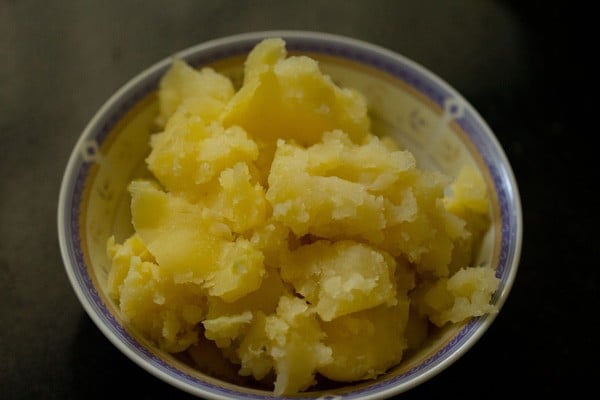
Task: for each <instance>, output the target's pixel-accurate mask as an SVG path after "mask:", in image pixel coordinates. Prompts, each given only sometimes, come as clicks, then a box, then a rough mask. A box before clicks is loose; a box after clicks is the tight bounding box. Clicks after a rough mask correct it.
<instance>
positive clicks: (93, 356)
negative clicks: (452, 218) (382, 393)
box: [0, 0, 600, 400]
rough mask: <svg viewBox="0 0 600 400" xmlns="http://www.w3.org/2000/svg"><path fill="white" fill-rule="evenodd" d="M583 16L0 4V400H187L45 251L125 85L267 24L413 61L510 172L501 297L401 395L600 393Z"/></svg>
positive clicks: (593, 172)
mask: <svg viewBox="0 0 600 400" xmlns="http://www.w3.org/2000/svg"><path fill="white" fill-rule="evenodd" d="M593 15H594V13H593V12H592V10H591V9H587V8H585V7H583V6H581V5H577V4H575V3H574V2H560V3H559V2H556V3H552V2H544V1H500V0H496V1H492V0H470V1H467V0H461V1H434V0H422V1H377V0H369V1H143V2H142V1H124V2H121V1H102V2H101V1H95V2H91V1H55V2H41V1H40V2H38V1H7V0H0V322H1V325H0V398H1V399H5V400H8V399H96V398H98V399H99V398H112V397H113V396H114V395H115V394H118V393H121V392H122V391H123V389H124V388H132V390H134V391H135V393H136V398H140V399H159V398H163V399H164V398H182V399H187V398H190V396H188V395H187V394H184V393H182V392H179V391H178V390H176V389H174V388H172V387H171V386H169V385H167V384H166V383H163V382H162V381H159V380H158V379H156V378H154V377H153V376H151V375H150V374H148V373H147V372H145V371H143V370H142V369H141V368H139V367H138V366H136V365H135V364H134V363H133V362H132V361H130V360H129V359H128V358H126V357H125V356H124V355H123V354H121V353H120V352H119V350H117V349H116V348H115V347H113V346H112V345H111V344H110V342H109V341H108V340H107V339H106V338H105V337H104V336H103V335H102V333H101V332H100V331H99V330H98V329H97V328H96V326H95V325H94V324H93V322H91V320H90V319H89V318H88V316H87V314H86V313H85V311H84V310H83V308H82V307H81V305H80V304H79V302H78V300H77V298H76V297H75V294H74V293H73V291H72V288H71V286H70V284H69V282H68V280H67V276H66V273H65V272H64V267H63V264H62V260H61V256H60V252H59V247H58V240H57V226H56V210H57V200H58V191H59V186H60V182H61V178H62V174H63V171H64V168H65V166H66V163H67V159H68V157H69V155H70V152H71V150H72V148H73V146H74V144H75V142H76V140H77V138H78V136H79V134H80V133H81V131H82V129H83V128H84V126H85V125H86V123H87V122H88V120H89V119H91V117H92V116H93V115H94V113H95V112H96V110H97V109H98V108H99V107H100V106H101V105H102V104H103V103H104V101H105V100H106V99H107V98H108V97H109V96H110V95H111V94H112V93H113V92H114V91H116V90H117V89H118V88H119V87H120V86H121V85H123V84H124V83H125V82H126V81H128V80H129V79H130V78H132V77H133V76H134V75H135V74H137V73H138V72H140V71H141V70H143V69H145V68H146V67H148V66H149V65H151V64H153V63H155V62H157V61H159V60H161V59H163V58H165V57H167V56H169V55H170V54H172V53H173V52H175V51H177V50H181V49H184V48H186V47H188V46H191V45H194V44H197V43H199V42H202V41H205V40H208V39H213V38H217V37H221V36H225V35H229V34H233V33H240V32H247V31H256V30H267V29H303V30H315V31H324V32H332V33H337V34H344V35H348V36H351V37H355V38H359V39H363V40H366V41H369V42H372V43H375V44H378V45H381V46H385V47H387V48H389V49H391V50H394V51H396V52H399V53H401V54H403V55H405V56H407V57H409V58H412V59H413V60H415V61H417V62H418V63H420V64H422V65H424V66H425V67H427V68H429V69H430V70H431V71H433V72H434V73H436V74H437V75H439V76H440V77H442V78H443V79H444V80H446V81H447V82H448V83H450V84H451V85H452V86H454V87H455V88H456V89H457V90H458V91H459V92H461V93H462V94H463V95H464V96H465V98H466V99H467V100H468V101H469V102H470V103H471V104H472V105H473V106H474V107H475V108H476V109H477V110H478V111H479V112H480V113H481V115H482V116H483V117H484V118H485V119H486V120H487V122H488V123H489V125H490V127H491V128H492V130H493V131H494V132H495V133H496V135H497V137H498V139H499V141H500V143H501V144H502V146H503V147H504V149H505V151H506V154H507V156H508V158H509V160H510V162H511V163H512V166H513V169H514V172H515V175H516V178H517V181H518V183H519V187H520V191H521V197H522V203H523V216H524V222H525V224H524V227H525V228H524V241H523V251H522V257H521V264H520V269H519V272H518V275H517V278H516V281H515V284H514V286H513V289H512V292H511V294H510V296H509V298H508V300H507V302H506V304H505V306H504V308H503V309H502V311H501V313H500V314H499V316H498V317H497V319H496V320H495V322H494V323H493V324H492V327H491V328H490V329H489V330H488V331H487V333H486V334H485V335H484V337H483V338H482V339H481V340H480V341H479V342H478V343H477V344H476V345H475V346H474V347H473V348H472V349H471V350H470V351H469V352H468V353H467V354H466V355H464V356H463V357H462V358H461V359H460V360H459V361H458V362H457V363H456V364H455V365H453V366H451V367H450V368H449V369H447V370H445V371H443V372H442V373H441V374H439V375H437V376H436V377H434V378H433V379H432V380H430V381H428V382H426V383H424V384H422V385H421V386H418V387H416V388H414V389H412V390H410V391H409V392H407V393H405V394H404V395H402V396H400V397H401V398H403V399H421V398H423V399H431V398H439V397H440V396H441V395H453V396H454V397H461V398H463V399H480V398H510V397H512V396H515V395H518V394H520V393H523V392H526V393H531V394H536V395H537V396H539V397H544V396H548V395H558V394H563V393H564V394H566V393H569V394H570V395H572V396H574V397H578V396H577V393H581V390H582V389H583V388H585V387H586V386H588V385H589V386H590V387H595V386H596V385H594V384H597V380H598V378H600V369H599V367H598V360H597V358H598V355H599V351H598V349H597V347H598V346H597V341H598V338H599V337H600V335H599V329H598V321H599V318H598V308H599V306H600V301H599V298H600V296H598V292H599V290H600V288H599V283H600V281H599V278H598V272H597V269H598V268H599V267H600V265H599V263H598V258H599V251H598V248H599V247H600V243H599V240H598V234H597V233H596V232H597V228H596V226H597V223H598V218H597V214H596V213H597V211H596V209H597V205H598V201H597V197H596V194H595V193H596V191H595V189H596V186H597V183H598V173H597V171H598V167H597V164H596V163H595V161H597V158H598V157H597V156H596V153H597V150H596V146H595V145H594V143H593V142H592V141H593V139H594V137H595V136H597V135H598V124H597V123H596V122H594V121H597V120H596V118H595V117H596V113H597V110H596V107H594V106H595V105H596V101H595V99H593V98H592V96H593V94H594V92H593V89H592V88H591V84H592V83H593V82H596V81H597V80H598V79H597V76H598V75H597V74H598V72H597V64H596V63H595V62H593V61H592V59H591V58H590V57H591V56H592V55H594V53H597V51H598V45H597V44H596V43H594V39H593V37H594V36H593V31H594V29H595V26H596V25H597V23H596V22H594V21H593V20H592V17H593ZM588 74H589V75H588ZM588 121H589V122H588ZM593 206H594V207H593ZM594 381H596V382H594Z"/></svg>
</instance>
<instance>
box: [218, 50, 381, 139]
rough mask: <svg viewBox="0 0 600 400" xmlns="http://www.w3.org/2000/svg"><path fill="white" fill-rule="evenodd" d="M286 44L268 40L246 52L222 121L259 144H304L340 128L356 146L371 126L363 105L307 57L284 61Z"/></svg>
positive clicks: (358, 98) (354, 92)
mask: <svg viewBox="0 0 600 400" xmlns="http://www.w3.org/2000/svg"><path fill="white" fill-rule="evenodd" d="M286 53H287V52H286V50H285V43H284V42H283V41H282V40H280V39H267V40H264V41H263V42H261V43H260V44H258V45H257V46H256V47H255V48H254V50H253V51H252V52H251V53H250V54H249V56H248V61H247V62H246V65H245V72H244V85H243V86H242V87H241V88H240V90H239V91H238V92H237V93H236V94H235V95H234V97H233V99H232V100H231V101H230V102H229V103H228V104H227V106H226V109H225V111H224V113H223V114H222V116H221V121H222V122H223V125H224V126H226V127H229V126H232V125H239V126H241V127H242V128H244V129H245V130H246V131H247V132H249V133H250V134H251V135H252V136H253V137H255V138H257V139H260V140H262V141H272V142H274V141H276V140H277V139H279V138H285V139H293V140H294V141H296V142H297V143H300V144H303V145H307V144H312V143H315V142H317V141H318V140H319V139H320V138H321V136H322V134H323V132H326V131H330V130H334V129H341V130H343V131H344V132H347V133H348V134H349V135H350V137H351V138H352V139H353V140H355V141H357V142H359V141H361V140H362V139H364V138H365V137H366V136H367V135H368V133H369V128H370V123H369V118H368V116H367V105H366V101H365V99H364V98H363V96H362V95H361V94H359V93H358V92H356V91H354V90H352V89H348V88H340V87H339V86H337V85H336V84H335V83H334V82H333V81H332V80H331V78H330V77H329V76H327V75H325V74H323V73H322V72H321V71H320V70H319V65H318V63H317V62H316V61H315V60H313V59H311V58H308V57H304V56H301V57H287V58H286Z"/></svg>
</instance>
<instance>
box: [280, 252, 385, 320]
mask: <svg viewBox="0 0 600 400" xmlns="http://www.w3.org/2000/svg"><path fill="white" fill-rule="evenodd" d="M394 270H395V261H394V259H393V258H392V257H391V256H389V255H387V254H385V253H382V252H380V251H377V250H376V249H374V248H371V247H369V246H367V245H364V244H361V243H356V242H352V241H338V242H334V243H331V242H327V241H318V242H315V243H313V244H310V245H305V246H301V247H299V248H298V249H296V250H295V251H293V252H292V253H291V256H290V257H289V259H288V261H287V262H286V263H284V264H283V265H282V267H281V276H282V277H283V279H284V280H286V281H288V282H290V283H291V284H292V285H294V289H295V290H296V292H298V293H299V294H301V295H302V296H304V298H305V299H306V300H307V301H308V302H309V303H310V304H313V305H314V306H315V311H316V312H317V313H318V314H319V316H320V317H321V319H322V320H323V321H331V320H332V319H334V318H337V317H340V316H342V315H345V314H349V313H353V312H356V311H360V310H365V309H368V308H372V307H375V306H378V305H380V304H387V305H394V304H396V285H395V282H394Z"/></svg>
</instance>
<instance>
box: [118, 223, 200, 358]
mask: <svg viewBox="0 0 600 400" xmlns="http://www.w3.org/2000/svg"><path fill="white" fill-rule="evenodd" d="M108 247H109V248H108V252H109V253H110V254H113V255H114V258H113V268H112V269H111V272H110V274H109V275H110V276H109V281H110V282H112V284H113V286H112V290H111V295H113V296H115V295H118V297H117V298H118V301H119V307H120V310H121V312H122V313H123V316H124V318H125V319H126V320H127V321H129V322H130V323H131V325H132V326H133V327H134V328H135V329H137V330H138V331H140V332H142V333H143V334H145V335H147V336H148V337H150V338H151V339H152V340H154V341H155V342H157V343H158V344H159V346H160V347H161V348H163V349H165V350H167V351H170V352H179V351H182V350H185V349H186V348H188V347H189V346H190V345H191V344H193V343H195V342H196V341H197V335H198V332H197V331H196V329H195V327H196V324H198V323H199V322H200V321H202V319H203V318H204V315H205V314H206V311H205V309H206V306H205V302H204V300H203V299H202V297H201V296H200V292H201V289H200V288H199V287H198V286H196V285H190V284H184V285H178V284H176V283H175V282H174V280H173V279H172V278H171V277H170V276H169V273H168V272H167V271H164V270H163V269H161V268H160V267H159V266H158V265H157V264H156V263H155V262H153V261H152V257H151V256H150V255H149V252H148V250H147V249H146V248H145V246H144V245H143V243H142V242H141V240H140V238H139V236H138V235H136V234H134V235H133V236H132V237H130V238H128V239H127V240H126V241H125V242H124V243H123V244H122V245H120V244H116V243H115V242H114V240H110V241H109V243H108ZM126 263H128V264H129V265H127V271H126V273H125V274H123V272H124V268H123V267H125V265H126ZM115 289H116V290H115Z"/></svg>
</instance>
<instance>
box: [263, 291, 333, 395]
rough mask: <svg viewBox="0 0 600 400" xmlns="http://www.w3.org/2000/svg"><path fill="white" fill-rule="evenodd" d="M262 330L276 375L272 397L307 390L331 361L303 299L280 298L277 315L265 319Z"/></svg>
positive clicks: (312, 315)
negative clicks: (269, 345) (263, 330)
mask: <svg viewBox="0 0 600 400" xmlns="http://www.w3.org/2000/svg"><path fill="white" fill-rule="evenodd" d="M265 330H266V332H267V337H268V338H269V340H270V341H271V347H270V355H271V357H272V358H273V364H274V367H275V372H276V373H277V379H276V380H275V390H274V393H275V395H282V394H291V393H296V392H300V391H303V390H305V389H307V388H309V387H310V386H312V385H313V384H314V383H315V373H316V371H317V369H318V368H320V367H322V366H324V365H326V364H328V363H330V362H331V349H330V348H329V347H327V346H326V345H324V344H323V339H325V333H324V332H323V331H322V330H321V327H320V325H319V322H318V320H317V318H316V315H315V314H314V311H312V310H311V309H310V307H309V305H308V304H307V303H306V302H305V301H304V300H301V299H298V298H295V297H287V296H284V297H282V298H281V300H280V301H279V306H278V307H277V314H275V315H270V316H268V317H267V319H266V321H265Z"/></svg>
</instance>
